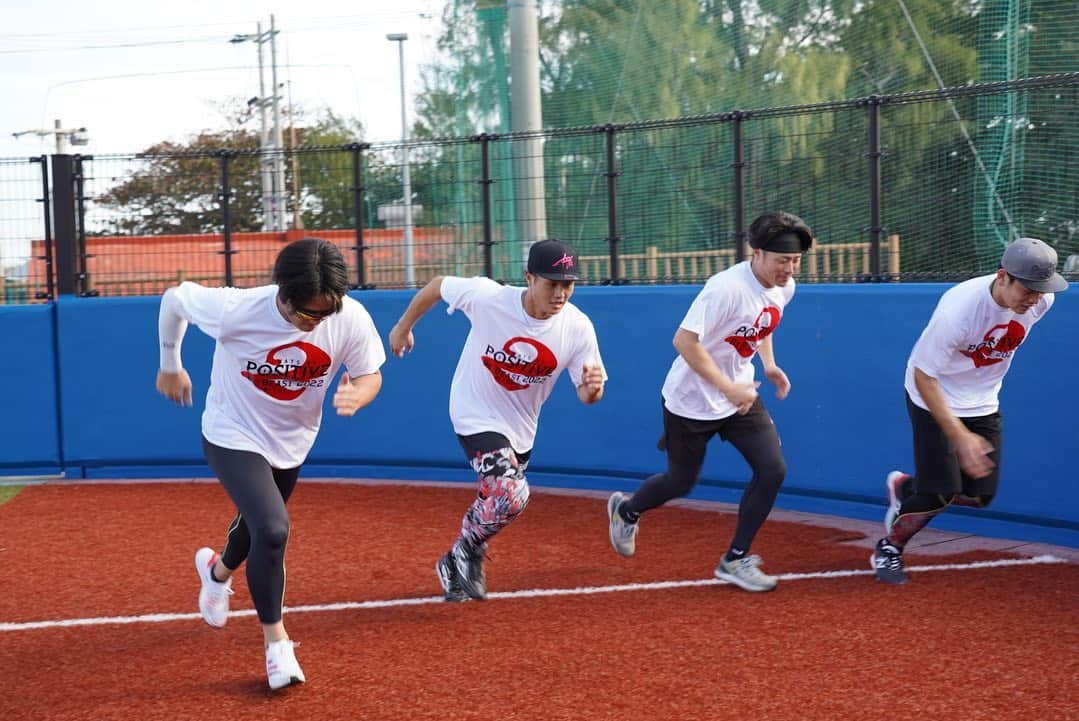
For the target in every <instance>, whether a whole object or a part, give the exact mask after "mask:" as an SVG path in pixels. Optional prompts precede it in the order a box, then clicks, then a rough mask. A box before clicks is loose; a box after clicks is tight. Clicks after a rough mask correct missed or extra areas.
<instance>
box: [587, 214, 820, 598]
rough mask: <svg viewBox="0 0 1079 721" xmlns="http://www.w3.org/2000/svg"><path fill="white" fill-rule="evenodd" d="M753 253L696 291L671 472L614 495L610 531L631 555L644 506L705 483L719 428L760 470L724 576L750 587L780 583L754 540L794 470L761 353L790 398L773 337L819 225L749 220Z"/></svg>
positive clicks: (670, 402)
mask: <svg viewBox="0 0 1079 721" xmlns="http://www.w3.org/2000/svg"><path fill="white" fill-rule="evenodd" d="M749 244H750V246H751V247H752V248H753V257H752V258H751V259H750V260H747V261H743V262H742V263H738V264H737V265H734V266H732V267H730V268H728V269H727V270H724V271H722V272H720V273H717V274H716V275H713V276H712V277H711V278H709V279H708V282H707V283H705V285H704V288H703V289H702V290H701V292H700V293H699V294H698V295H697V297H696V298H695V299H694V301H693V304H692V305H691V306H690V308H689V312H687V313H686V316H685V318H684V319H683V320H682V323H681V325H680V326H679V328H678V330H677V331H676V332H675V335H674V347H675V349H676V350H677V351H678V356H677V357H676V358H675V359H674V363H673V364H672V365H671V369H670V371H669V372H668V373H667V379H666V381H665V382H664V384H663V436H662V438H661V439H660V442H659V448H660V450H664V451H666V453H667V471H666V472H665V473H659V474H656V475H654V476H651V477H650V478H647V479H645V480H644V482H643V483H642V484H641V486H640V488H639V489H637V492H636V493H634V494H633V495H632V496H626V495H625V494H622V493H613V494H611V496H610V498H609V499H608V501H607V517H608V524H609V525H608V534H609V537H610V541H611V545H612V546H613V547H614V550H615V551H617V552H618V553H620V554H621V555H623V556H627V557H628V556H632V555H633V554H634V553H635V551H636V543H637V532H638V529H639V522H640V518H641V515H643V514H644V513H645V512H646V511H649V510H651V509H653V508H657V507H659V506H662V505H663V504H665V503H667V502H668V501H670V500H672V499H675V498H680V497H682V496H684V495H686V494H687V493H689V492H690V491H691V490H693V487H694V486H696V485H697V482H698V481H699V480H700V477H701V468H702V467H703V466H704V455H705V450H706V447H707V445H708V441H709V439H711V437H712V436H713V435H717V434H718V435H719V437H720V438H722V439H723V440H725V441H728V442H729V443H731V444H732V445H733V446H734V447H735V448H736V449H737V450H738V452H739V453H741V454H742V457H743V458H745V459H746V462H747V463H749V466H750V468H751V469H752V472H753V475H752V478H750V481H749V485H747V486H746V489H745V491H744V493H743V494H742V500H741V503H740V504H739V507H738V525H737V527H736V529H735V532H734V539H733V540H732V541H731V545H730V547H729V548H728V549H727V552H726V553H725V554H724V555H723V557H722V558H721V559H720V561H719V565H717V566H716V569H715V576H716V577H717V578H719V579H722V580H724V581H728V582H730V583H733V584H735V585H736V586H738V587H740V588H742V589H745V590H746V591H771V590H772V589H774V588H775V587H776V579H775V577H774V576H769V575H767V574H765V573H763V572H762V571H761V570H760V568H759V566H760V564H761V559H760V557H759V556H755V555H752V556H751V555H749V549H750V545H751V544H752V543H753V539H754V538H755V537H756V535H757V532H758V531H759V530H760V528H761V526H762V525H764V521H765V519H766V518H767V517H768V514H769V513H771V510H772V505H773V504H774V503H775V499H776V496H777V495H778V493H779V487H780V485H781V484H782V483H783V479H784V478H785V477H786V474H787V464H786V461H785V460H784V459H783V450H782V448H781V447H780V442H779V433H778V432H777V431H776V427H775V424H774V423H773V422H772V417H771V416H770V415H769V414H768V411H767V410H766V409H765V407H764V403H763V402H762V401H761V399H760V397H759V395H758V394H757V387H758V386H759V385H760V382H759V381H754V379H753V376H754V369H753V362H752V361H753V357H754V356H755V355H757V354H760V358H761V362H762V366H763V367H764V375H765V377H766V378H767V379H768V380H769V381H771V382H772V384H773V385H774V386H775V389H776V398H778V399H779V400H783V399H784V398H786V397H787V394H788V393H790V388H791V383H790V380H789V379H788V378H787V374H786V373H784V372H783V370H782V369H781V368H780V367H779V366H778V365H777V364H776V359H775V350H774V347H773V337H774V334H775V331H776V328H778V327H779V321H780V319H781V318H782V317H783V310H784V308H786V306H787V304H788V303H790V301H791V298H792V297H793V296H794V285H795V282H794V275H795V274H796V273H797V272H798V270H799V267H800V264H801V260H802V254H803V253H805V252H806V251H807V250H809V248H810V246H811V245H812V244H813V233H812V231H811V230H810V229H809V226H807V225H806V224H805V222H804V221H803V220H802V219H801V218H799V217H798V216H796V215H792V214H790V213H786V212H782V211H776V212H771V213H765V214H764V215H761V216H760V217H758V218H757V219H756V220H754V221H753V223H752V224H751V225H750V227H749Z"/></svg>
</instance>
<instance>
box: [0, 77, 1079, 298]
mask: <svg viewBox="0 0 1079 721" xmlns="http://www.w3.org/2000/svg"><path fill="white" fill-rule="evenodd" d="M406 164H407V165H406ZM405 167H407V168H408V171H409V172H408V176H409V180H408V187H409V198H408V202H407V203H406V202H405V192H404V186H405V182H404V181H405V173H404V172H402V171H403V170H404V168H405ZM50 179H51V182H50ZM1077 187H1079V73H1068V74H1062V75H1055V76H1050V77H1041V78H1032V79H1027V80H1022V81H1015V82H1007V83H993V84H986V85H971V86H966V87H959V88H948V89H944V90H940V91H926V92H918V93H908V94H903V95H892V96H874V97H867V98H860V99H855V100H849V101H842V102H833V103H820V104H814V105H801V106H793V107H785V108H766V109H758V110H750V111H735V112H729V113H721V114H716V115H709V116H699V117H687V118H678V119H673V120H664V121H654V122H642V123H635V124H631V125H605V126H598V127H587V128H566V129H560V130H548V131H544V132H542V133H532V134H521V133H518V134H507V135H501V136H498V135H479V136H475V137H472V138H449V139H432V140H417V141H413V142H410V143H408V144H407V146H402V145H401V144H392V143H383V144H374V145H371V144H366V143H352V144H347V145H343V146H337V147H311V148H304V147H301V148H297V149H294V150H290V151H287V152H279V153H266V152H260V151H258V150H256V149H220V150H215V151H213V152H201V153H175V154H162V155H148V154H138V155H97V156H92V157H91V156H78V155H75V156H69V155H57V156H52V157H51V162H50V159H48V158H45V157H37V158H30V159H29V160H27V159H0V290H2V293H0V298H2V299H3V302H8V303H12V302H15V303H21V302H34V301H40V300H44V299H48V298H52V297H54V295H55V294H56V293H60V294H76V295H97V294H102V295H136V294H156V293H160V292H161V291H162V290H164V288H166V287H168V286H169V285H172V284H174V283H176V282H177V281H178V280H182V279H185V278H186V279H194V280H199V281H202V282H205V283H209V284H217V285H221V284H227V285H238V286H246V285H256V284H259V283H264V282H267V281H268V279H269V268H270V267H271V265H272V262H273V257H274V256H275V255H276V252H277V250H278V249H279V248H280V246H281V244H282V243H284V242H286V241H288V240H290V239H294V238H297V237H303V236H305V235H316V236H321V237H327V238H330V239H331V240H333V241H335V242H337V243H338V244H339V245H340V246H341V247H342V249H343V250H345V251H346V257H347V258H348V260H349V262H350V272H351V273H352V277H353V283H354V285H355V287H357V288H373V287H382V288H392V287H410V286H415V285H417V284H420V283H423V282H424V281H425V280H427V279H428V278H430V277H432V276H434V275H437V274H446V273H449V274H455V275H474V274H483V275H487V276H489V277H492V278H496V279H500V280H517V279H519V278H520V275H521V272H522V257H523V255H524V253H525V252H526V249H527V246H528V244H529V243H531V242H532V241H534V240H536V239H538V238H541V237H558V238H561V239H563V240H565V241H567V242H570V243H572V244H574V245H576V246H577V248H578V250H579V251H580V252H581V255H582V269H583V272H584V273H585V276H586V278H587V280H586V282H589V283H614V284H618V283H699V282H701V281H703V280H704V279H705V278H707V277H708V276H710V275H711V274H713V273H715V272H717V271H719V270H722V269H723V268H725V267H727V266H729V265H730V264H731V263H734V262H737V261H738V260H740V259H742V258H743V257H745V254H746V245H745V243H744V240H745V233H746V227H747V226H748V224H749V222H750V221H751V220H752V218H753V217H754V216H755V215H756V214H757V213H759V212H762V211H765V210H769V209H775V208H782V209H785V210H789V211H791V212H795V213H797V214H799V215H802V216H803V217H804V218H805V219H806V220H807V221H808V222H809V223H810V225H811V226H812V227H813V229H814V231H815V234H816V235H817V237H818V243H817V244H816V245H815V248H814V250H813V251H812V252H811V253H809V254H807V256H806V258H805V261H804V263H803V268H802V277H801V280H802V281H808V282H852V281H853V282H864V281H870V282H877V281H893V280H904V281H909V280H953V279H960V278H965V277H970V276H971V275H974V274H977V273H981V272H988V271H990V270H992V269H994V268H995V267H996V262H997V259H998V258H999V255H1000V251H1001V249H1002V248H1003V247H1004V245H1005V244H1006V243H1007V242H1009V241H1010V240H1012V239H1014V238H1016V237H1021V236H1024V235H1030V236H1035V237H1040V238H1042V239H1044V240H1046V241H1047V242H1050V243H1052V244H1053V245H1055V246H1056V247H1057V249H1058V252H1059V254H1060V255H1061V257H1062V259H1066V258H1068V257H1069V256H1079V194H1077V193H1076V190H1075V189H1076V188H1077ZM50 188H51V195H50ZM50 209H51V213H50ZM410 215H411V217H409V216H410ZM1077 261H1079V257H1075V258H1074V259H1073V260H1072V261H1071V262H1072V263H1073V264H1074V263H1076V262H1077ZM1066 269H1068V268H1066Z"/></svg>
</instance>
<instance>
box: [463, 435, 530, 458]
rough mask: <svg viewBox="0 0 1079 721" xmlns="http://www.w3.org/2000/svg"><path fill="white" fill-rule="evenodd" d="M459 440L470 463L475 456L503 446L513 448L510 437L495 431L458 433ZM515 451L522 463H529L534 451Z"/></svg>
mask: <svg viewBox="0 0 1079 721" xmlns="http://www.w3.org/2000/svg"><path fill="white" fill-rule="evenodd" d="M457 441H458V442H459V443H460V444H461V448H462V449H463V450H464V452H465V458H467V459H468V462H469V463H471V462H472V459H473V458H475V457H476V456H482V455H483V454H484V453H490V452H491V451H497V450H500V449H502V448H511V446H510V441H509V439H508V438H506V437H505V436H504V435H502V434H501V433H495V432H494V431H484V432H483V433H474V434H472V435H470V436H462V435H461V434H460V433H458V434H457ZM513 452H514V453H515V454H517V462H518V463H521V464H525V463H528V459H529V458H530V457H531V456H532V451H527V452H526V453H521V452H520V451H518V450H517V449H516V448H514V449H513Z"/></svg>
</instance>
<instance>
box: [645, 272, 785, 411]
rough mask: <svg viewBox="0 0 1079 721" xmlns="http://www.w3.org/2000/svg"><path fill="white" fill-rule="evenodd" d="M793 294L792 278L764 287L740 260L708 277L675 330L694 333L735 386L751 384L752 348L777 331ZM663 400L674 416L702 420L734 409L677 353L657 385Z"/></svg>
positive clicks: (735, 407) (754, 351) (753, 352)
mask: <svg viewBox="0 0 1079 721" xmlns="http://www.w3.org/2000/svg"><path fill="white" fill-rule="evenodd" d="M793 296H794V279H793V278H791V280H790V281H788V282H787V285H785V286H773V287H771V288H765V287H764V286H763V285H761V283H760V281H759V280H757V276H755V275H753V269H752V268H751V267H750V261H748V260H747V261H743V262H741V263H738V264H737V265H734V266H731V267H730V268H727V269H726V270H724V271H722V272H720V273H716V274H715V275H713V276H712V277H711V278H709V279H708V282H707V283H705V284H704V288H702V289H701V292H700V293H698V294H697V297H696V298H695V299H694V300H693V304H692V305H690V307H689V311H688V312H687V313H686V317H685V318H683V319H682V323H681V325H680V327H681V328H684V329H685V330H688V331H690V332H692V333H696V334H697V336H698V337H699V338H700V341H701V345H702V346H704V349H705V350H706V351H708V355H710V356H712V360H714V361H715V362H716V365H717V366H719V369H720V370H721V371H723V374H724V375H726V376H727V377H728V378H730V379H731V380H732V381H734V382H735V383H752V382H753V356H755V355H756V354H757V346H758V344H759V343H760V342H761V341H762V340H764V339H765V338H767V337H768V336H769V335H771V334H772V333H774V332H775V330H776V328H778V327H779V321H780V320H781V319H782V317H783V308H784V307H786V305H787V303H789V302H790V300H791V298H792V297H793ZM663 402H664V405H665V406H666V407H667V410H668V411H670V412H671V413H674V414H675V415H678V416H682V417H683V418H693V419H695V420H702V421H711V420H719V419H721V418H726V417H727V416H730V415H733V414H734V413H735V412H736V411H737V410H738V409H737V406H735V405H734V404H733V403H731V402H730V400H729V399H728V398H727V396H725V395H724V394H723V393H722V392H720V390H719V389H718V388H716V387H715V386H713V385H712V384H711V383H709V382H708V381H706V380H705V379H704V378H702V377H701V376H699V375H697V373H696V372H695V371H694V370H693V369H692V368H690V367H689V364H688V363H686V361H685V359H684V358H682V356H681V355H679V356H678V357H677V358H675V359H674V363H673V364H672V365H671V369H670V371H668V373H667V379H666V380H665V381H664V382H663Z"/></svg>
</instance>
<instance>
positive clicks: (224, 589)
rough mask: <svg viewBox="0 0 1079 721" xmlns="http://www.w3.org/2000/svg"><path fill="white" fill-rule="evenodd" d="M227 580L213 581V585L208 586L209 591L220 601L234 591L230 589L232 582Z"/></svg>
mask: <svg viewBox="0 0 1079 721" xmlns="http://www.w3.org/2000/svg"><path fill="white" fill-rule="evenodd" d="M231 580H232V579H231V578H230V579H229V581H231ZM229 581H225V582H224V583H217V582H215V583H214V584H213V585H211V586H210V589H211V591H210V592H211V593H212V594H213V596H214V599H215V600H218V601H220V600H222V599H224V598H225V597H227V596H231V595H233V594H234V593H236V592H235V591H233V590H232V584H231V583H229Z"/></svg>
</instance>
